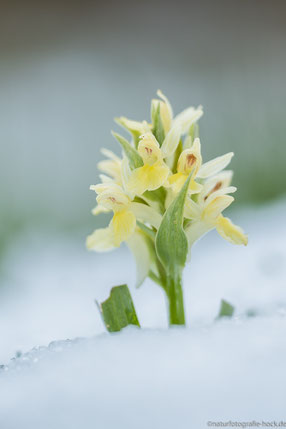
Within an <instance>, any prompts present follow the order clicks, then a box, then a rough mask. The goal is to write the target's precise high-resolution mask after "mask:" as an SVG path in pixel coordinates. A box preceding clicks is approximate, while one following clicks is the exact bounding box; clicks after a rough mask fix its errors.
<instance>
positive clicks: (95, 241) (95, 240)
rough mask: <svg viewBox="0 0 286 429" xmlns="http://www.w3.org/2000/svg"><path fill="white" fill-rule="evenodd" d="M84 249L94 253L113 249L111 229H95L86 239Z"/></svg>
mask: <svg viewBox="0 0 286 429" xmlns="http://www.w3.org/2000/svg"><path fill="white" fill-rule="evenodd" d="M86 247H87V248H88V249H89V250H95V251H96V252H106V251H108V250H111V249H113V248H114V247H115V245H114V235H113V231H112V229H111V228H110V227H109V226H108V227H107V228H100V229H96V230H95V231H94V232H93V233H92V234H91V235H89V236H88V237H87V239H86Z"/></svg>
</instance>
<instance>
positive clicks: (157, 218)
mask: <svg viewBox="0 0 286 429" xmlns="http://www.w3.org/2000/svg"><path fill="white" fill-rule="evenodd" d="M130 210H132V212H133V213H134V215H135V216H136V219H138V220H140V221H141V222H147V223H149V224H150V225H152V226H154V227H155V228H156V229H158V228H159V226H160V223H161V221H162V216H161V215H160V214H159V213H158V212H156V210H155V209H153V208H152V207H149V206H147V204H141V203H131V204H130Z"/></svg>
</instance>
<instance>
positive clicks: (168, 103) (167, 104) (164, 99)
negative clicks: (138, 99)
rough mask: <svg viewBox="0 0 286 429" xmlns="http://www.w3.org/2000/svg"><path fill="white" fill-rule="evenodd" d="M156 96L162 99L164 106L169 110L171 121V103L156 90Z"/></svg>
mask: <svg viewBox="0 0 286 429" xmlns="http://www.w3.org/2000/svg"><path fill="white" fill-rule="evenodd" d="M157 95H158V97H160V98H162V100H163V101H165V103H166V106H167V108H168V110H169V116H170V118H171V119H173V109H172V106H171V103H170V102H169V100H168V98H167V97H166V96H165V95H164V94H163V92H162V91H161V90H160V89H158V91H157Z"/></svg>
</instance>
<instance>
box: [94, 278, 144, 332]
mask: <svg viewBox="0 0 286 429" xmlns="http://www.w3.org/2000/svg"><path fill="white" fill-rule="evenodd" d="M99 310H100V313H101V316H102V320H103V322H104V324H105V326H106V329H107V330H108V331H109V332H118V331H121V329H123V328H125V327H126V326H128V325H135V326H138V327H140V324H139V321H138V318H137V314H136V311H135V308H134V304H133V300H132V297H131V294H130V292H129V289H128V286H127V285H126V284H125V285H120V286H114V287H113V288H112V289H111V291H110V296H109V298H107V299H106V300H105V301H103V302H102V303H101V304H99Z"/></svg>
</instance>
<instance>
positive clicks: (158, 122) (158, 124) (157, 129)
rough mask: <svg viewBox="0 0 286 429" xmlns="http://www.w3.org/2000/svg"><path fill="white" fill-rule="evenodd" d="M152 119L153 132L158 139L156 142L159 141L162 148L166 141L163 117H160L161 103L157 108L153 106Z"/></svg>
mask: <svg viewBox="0 0 286 429" xmlns="http://www.w3.org/2000/svg"><path fill="white" fill-rule="evenodd" d="M151 117H152V123H153V129H152V132H153V134H154V136H155V137H156V140H157V141H158V143H159V145H160V146H161V145H162V143H163V141H164V139H165V131H164V127H163V122H162V119H161V115H160V103H158V104H157V107H155V105H153V104H152V111H151Z"/></svg>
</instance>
